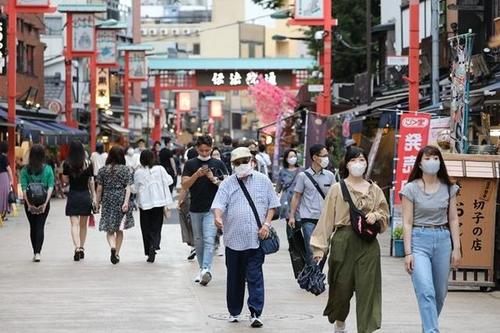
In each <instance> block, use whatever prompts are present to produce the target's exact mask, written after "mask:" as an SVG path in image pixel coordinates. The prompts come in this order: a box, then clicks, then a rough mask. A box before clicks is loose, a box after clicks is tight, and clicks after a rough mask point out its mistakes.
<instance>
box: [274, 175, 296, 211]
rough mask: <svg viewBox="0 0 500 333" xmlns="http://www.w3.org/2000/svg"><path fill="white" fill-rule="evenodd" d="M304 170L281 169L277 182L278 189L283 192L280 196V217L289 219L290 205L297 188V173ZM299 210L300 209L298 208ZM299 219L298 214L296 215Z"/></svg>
mask: <svg viewBox="0 0 500 333" xmlns="http://www.w3.org/2000/svg"><path fill="white" fill-rule="evenodd" d="M301 171H302V169H300V168H297V169H295V170H294V171H290V170H288V169H285V168H283V169H281V170H280V173H279V175H278V182H277V184H276V191H277V192H278V193H279V192H282V193H281V197H280V203H281V206H280V218H282V219H288V218H289V216H288V215H289V213H290V207H291V204H292V197H293V192H294V189H295V182H296V178H297V175H298V174H299V173H300V172H301ZM297 211H298V210H297ZM295 218H296V219H298V215H297V214H296V216H295Z"/></svg>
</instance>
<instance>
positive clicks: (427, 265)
mask: <svg viewBox="0 0 500 333" xmlns="http://www.w3.org/2000/svg"><path fill="white" fill-rule="evenodd" d="M458 189H459V187H458V186H457V185H454V184H453V183H452V182H451V181H450V178H449V176H448V172H447V171H446V166H445V164H444V160H443V157H442V155H441V152H440V151H439V150H438V149H437V148H436V147H433V146H426V147H424V148H422V149H421V150H420V151H419V153H418V155H417V158H416V160H415V165H414V166H413V170H412V172H411V174H410V177H409V179H408V183H407V184H406V185H405V187H404V188H403V190H402V191H401V192H400V196H401V198H402V202H403V230H404V233H403V234H404V245H405V268H406V271H407V272H408V274H410V275H411V278H412V281H413V287H414V289H415V294H416V296H417V301H418V307H419V310H420V318H421V320H422V328H423V332H425V333H431V332H432V333H436V332H439V323H438V317H439V314H440V313H441V310H442V308H443V304H444V300H445V298H446V293H447V291H448V277H449V273H450V265H451V267H453V268H455V267H456V266H457V265H458V263H459V261H460V259H461V252H460V234H459V225H458V214H457V208H456V194H457V191H458ZM450 234H451V237H450ZM452 243H453V244H452ZM452 245H453V246H452ZM452 249H453V250H452Z"/></svg>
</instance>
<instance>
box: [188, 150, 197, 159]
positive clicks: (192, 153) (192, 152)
mask: <svg viewBox="0 0 500 333" xmlns="http://www.w3.org/2000/svg"><path fill="white" fill-rule="evenodd" d="M195 157H198V152H197V151H196V148H194V147H193V148H189V149H188V151H187V159H188V160H190V159H192V158H195Z"/></svg>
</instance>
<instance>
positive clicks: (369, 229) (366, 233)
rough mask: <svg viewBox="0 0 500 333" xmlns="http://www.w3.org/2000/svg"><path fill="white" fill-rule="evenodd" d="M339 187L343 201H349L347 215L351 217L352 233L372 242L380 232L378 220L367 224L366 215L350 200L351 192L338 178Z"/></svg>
mask: <svg viewBox="0 0 500 333" xmlns="http://www.w3.org/2000/svg"><path fill="white" fill-rule="evenodd" d="M340 188H341V189H342V196H343V197H344V201H347V202H348V203H349V208H350V209H349V215H350V218H351V226H352V230H354V233H355V234H356V235H358V236H359V237H360V238H361V239H363V240H365V241H367V242H372V241H374V240H375V238H377V235H378V234H379V233H380V222H378V221H377V222H375V224H369V223H368V222H366V215H365V213H363V212H362V211H361V210H360V209H358V207H356V205H355V204H354V202H353V201H352V198H351V194H350V193H349V190H348V189H347V185H346V183H345V182H344V180H343V179H341V180H340Z"/></svg>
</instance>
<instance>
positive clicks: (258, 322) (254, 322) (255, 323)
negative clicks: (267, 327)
mask: <svg viewBox="0 0 500 333" xmlns="http://www.w3.org/2000/svg"><path fill="white" fill-rule="evenodd" d="M263 325H264V323H263V322H262V319H260V318H259V317H257V316H256V315H252V317H251V318H250V326H251V327H254V328H258V327H262V326H263Z"/></svg>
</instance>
